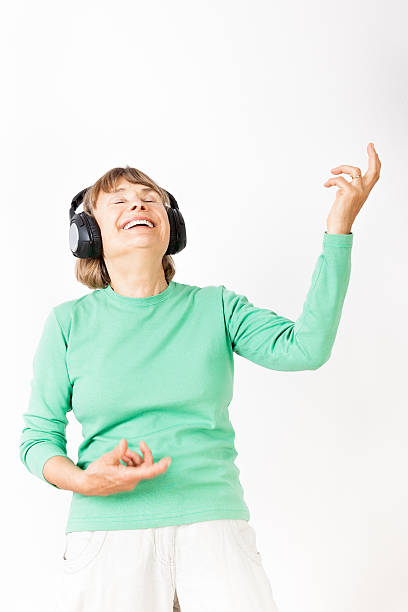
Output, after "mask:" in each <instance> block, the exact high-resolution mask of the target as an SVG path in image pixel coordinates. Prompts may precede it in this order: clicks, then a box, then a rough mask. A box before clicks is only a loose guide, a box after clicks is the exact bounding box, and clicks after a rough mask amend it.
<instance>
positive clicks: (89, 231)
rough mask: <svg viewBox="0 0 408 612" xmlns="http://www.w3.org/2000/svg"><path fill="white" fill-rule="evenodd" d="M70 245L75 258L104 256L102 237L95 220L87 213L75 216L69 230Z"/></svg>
mask: <svg viewBox="0 0 408 612" xmlns="http://www.w3.org/2000/svg"><path fill="white" fill-rule="evenodd" d="M69 245H70V248H71V252H72V253H73V255H75V257H79V258H81V259H88V258H95V259H97V258H98V257H100V256H101V255H102V236H101V230H100V228H99V225H98V223H97V221H96V219H95V217H92V216H91V215H89V214H88V213H86V212H81V213H79V214H75V215H74V216H73V217H72V219H71V224H70V228H69Z"/></svg>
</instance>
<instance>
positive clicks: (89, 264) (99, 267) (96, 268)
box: [75, 166, 176, 289]
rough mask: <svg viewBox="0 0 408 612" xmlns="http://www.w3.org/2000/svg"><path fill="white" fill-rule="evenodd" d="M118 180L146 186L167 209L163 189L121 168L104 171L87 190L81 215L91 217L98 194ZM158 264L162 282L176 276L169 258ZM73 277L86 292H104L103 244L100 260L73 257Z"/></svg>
mask: <svg viewBox="0 0 408 612" xmlns="http://www.w3.org/2000/svg"><path fill="white" fill-rule="evenodd" d="M122 178H124V179H126V180H127V181H128V182H129V183H137V184H139V185H145V186H146V187H150V188H151V189H153V190H154V191H156V193H158V194H159V196H160V198H161V200H162V202H163V204H164V206H165V207H166V208H169V207H170V199H169V196H168V194H167V192H166V191H165V190H164V189H162V188H161V187H159V185H158V184H157V183H155V181H153V179H151V178H150V177H149V176H147V174H145V173H144V172H142V171H141V170H137V169H136V168H132V167H130V166H125V167H117V168H112V169H111V170H108V171H107V172H105V174H104V175H103V176H101V177H100V178H99V179H98V180H97V181H96V183H94V184H93V185H91V187H88V189H87V190H86V192H85V195H84V200H83V208H84V212H86V213H88V215H91V216H92V217H94V214H93V211H94V208H95V204H96V202H97V200H98V196H99V194H100V192H101V191H104V192H105V193H111V192H112V191H114V190H115V189H116V186H117V184H118V183H119V180H120V179H122ZM162 264H163V270H164V276H165V279H166V281H167V283H169V282H170V281H171V279H172V278H173V277H174V275H175V273H176V268H175V265H174V261H173V258H172V257H171V255H163V259H162ZM75 276H76V278H77V280H78V281H79V282H80V283H82V284H84V285H86V286H87V287H89V289H104V288H105V287H107V286H108V285H109V284H110V280H111V279H110V276H109V273H108V270H107V268H106V265H105V260H104V257H103V244H102V254H101V256H100V257H97V258H93V257H88V258H76V263H75Z"/></svg>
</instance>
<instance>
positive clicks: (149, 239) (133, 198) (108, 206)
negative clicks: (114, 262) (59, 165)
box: [93, 179, 170, 259]
mask: <svg viewBox="0 0 408 612" xmlns="http://www.w3.org/2000/svg"><path fill="white" fill-rule="evenodd" d="M93 214H94V216H95V219H96V221H97V223H98V225H99V227H100V230H101V234H102V243H103V252H104V256H106V257H110V256H115V257H117V256H118V255H121V254H128V253H129V252H131V251H133V250H135V249H149V251H150V253H149V254H152V253H154V254H157V256H158V257H159V258H160V259H161V258H162V257H163V255H164V254H165V252H166V251H167V247H168V245H169V240H170V223H169V219H168V216H167V211H166V208H165V205H164V204H163V202H162V201H161V198H160V196H159V194H158V193H157V192H156V191H154V190H152V189H150V188H149V187H146V186H145V185H140V184H135V183H129V181H127V180H126V179H121V180H120V181H119V182H118V184H117V187H116V191H115V192H112V193H105V192H103V191H101V192H100V194H99V196H98V199H97V202H96V205H95V208H94V211H93ZM135 217H138V218H142V217H146V218H147V219H149V220H150V221H151V222H152V223H153V224H154V227H153V228H151V227H146V226H144V225H138V226H136V227H133V228H131V229H126V230H125V229H123V226H124V225H125V224H126V223H128V222H129V221H130V220H131V219H133V218H135Z"/></svg>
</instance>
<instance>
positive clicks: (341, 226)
mask: <svg viewBox="0 0 408 612" xmlns="http://www.w3.org/2000/svg"><path fill="white" fill-rule="evenodd" d="M367 152H368V170H367V172H366V173H365V174H364V176H361V170H360V168H358V167H357V166H345V165H343V166H337V167H336V168H332V170H331V172H333V174H342V173H344V174H349V175H350V176H352V177H354V176H360V177H361V178H355V179H353V178H352V180H351V181H346V179H345V178H344V177H343V176H337V177H332V178H329V179H328V180H327V181H326V182H325V183H323V185H324V186H325V187H331V186H332V185H337V187H339V188H340V189H338V191H337V194H336V200H335V202H334V204H333V206H332V208H331V210H330V213H329V216H328V217H327V232H328V233H329V234H349V233H350V232H351V227H352V225H353V223H354V219H355V218H356V217H357V215H358V213H359V212H360V209H361V207H362V206H363V204H364V202H365V201H366V199H367V198H368V194H369V193H370V191H371V190H372V188H373V187H374V185H375V184H376V182H377V181H378V179H379V178H380V169H381V162H380V158H379V157H378V153H377V151H376V150H375V149H374V143H372V142H370V143H369V144H368V146H367Z"/></svg>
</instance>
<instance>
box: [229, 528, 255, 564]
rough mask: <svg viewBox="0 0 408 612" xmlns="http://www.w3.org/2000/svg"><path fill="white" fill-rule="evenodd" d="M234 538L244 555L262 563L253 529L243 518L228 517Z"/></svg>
mask: <svg viewBox="0 0 408 612" xmlns="http://www.w3.org/2000/svg"><path fill="white" fill-rule="evenodd" d="M229 524H230V528H231V532H232V534H233V536H234V539H235V541H236V543H237V544H238V546H239V547H240V548H241V550H242V551H243V552H244V553H245V554H246V556H247V557H248V558H249V559H251V560H252V561H255V562H256V563H258V564H260V565H262V557H261V553H260V552H259V550H258V548H257V545H256V533H255V529H254V528H253V527H252V526H251V525H250V524H249V523H248V521H246V520H245V519H229Z"/></svg>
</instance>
